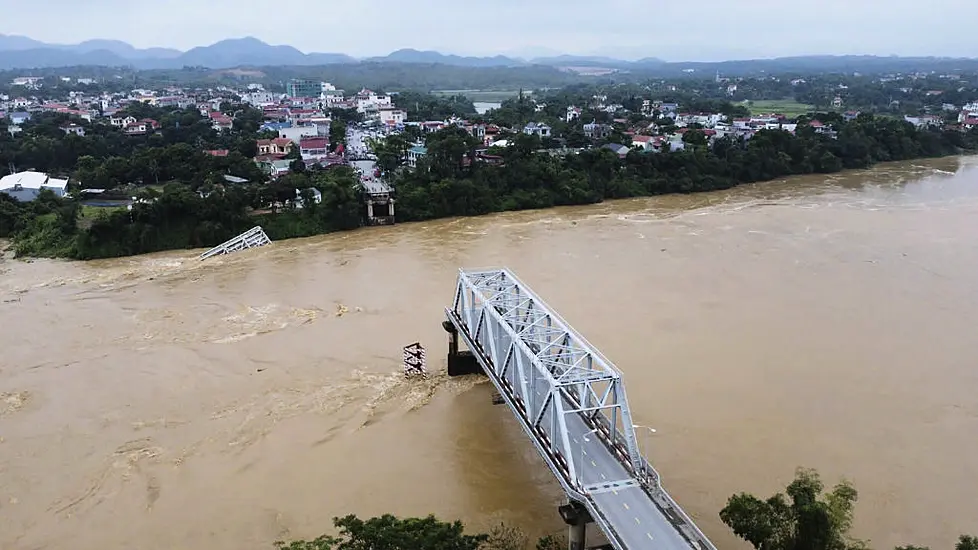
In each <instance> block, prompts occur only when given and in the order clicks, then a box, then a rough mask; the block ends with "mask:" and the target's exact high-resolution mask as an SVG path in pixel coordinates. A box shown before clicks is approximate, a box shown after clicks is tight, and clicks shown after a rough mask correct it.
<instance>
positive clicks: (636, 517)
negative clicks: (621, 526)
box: [635, 516, 642, 525]
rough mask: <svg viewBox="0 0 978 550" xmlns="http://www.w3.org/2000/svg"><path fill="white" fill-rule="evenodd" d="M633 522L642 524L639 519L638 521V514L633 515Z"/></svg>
mask: <svg viewBox="0 0 978 550" xmlns="http://www.w3.org/2000/svg"><path fill="white" fill-rule="evenodd" d="M635 523H637V524H639V525H641V524H642V522H641V521H639V519H638V516H635Z"/></svg>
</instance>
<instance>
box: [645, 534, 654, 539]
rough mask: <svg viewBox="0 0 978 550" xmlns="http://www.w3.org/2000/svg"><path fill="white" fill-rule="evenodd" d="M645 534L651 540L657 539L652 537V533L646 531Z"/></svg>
mask: <svg viewBox="0 0 978 550" xmlns="http://www.w3.org/2000/svg"><path fill="white" fill-rule="evenodd" d="M645 536H647V537H649V540H655V539H653V538H652V533H645Z"/></svg>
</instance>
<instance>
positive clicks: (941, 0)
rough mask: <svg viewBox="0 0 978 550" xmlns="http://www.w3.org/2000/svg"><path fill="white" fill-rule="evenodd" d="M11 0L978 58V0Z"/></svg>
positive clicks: (353, 28)
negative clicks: (976, 25)
mask: <svg viewBox="0 0 978 550" xmlns="http://www.w3.org/2000/svg"><path fill="white" fill-rule="evenodd" d="M7 3H10V4H11V6H9V8H3V7H2V6H3V5H4V4H7ZM13 4H16V7H14V6H13ZM81 5H84V9H81V7H80V6H81ZM277 6H282V9H281V10H279V9H278V8H277ZM0 12H2V13H3V16H2V17H0V33H3V34H19V35H26V36H29V37H31V38H34V39H37V40H42V41H45V42H57V43H76V42H80V41H83V40H87V39H91V38H111V39H118V40H124V41H126V42H129V43H131V44H133V45H135V46H137V47H150V46H166V47H174V48H178V49H181V50H186V49H189V48H192V47H194V46H199V45H208V44H211V43H213V42H216V41H218V40H222V39H225V38H238V37H243V36H254V37H256V38H259V39H261V40H264V41H265V42H269V43H272V44H288V45H291V46H294V47H296V48H298V49H300V50H302V51H304V52H312V51H317V52H342V53H347V54H350V55H354V56H370V55H384V54H387V53H390V52H391V51H393V50H396V49H400V48H416V49H433V50H438V51H441V52H443V53H456V54H462V55H489V54H497V53H503V54H509V55H524V56H526V55H540V54H552V53H571V54H585V55H609V56H614V57H620V58H625V59H635V58H639V57H660V58H662V59H666V60H669V61H684V60H689V61H705V60H722V59H744V58H755V57H777V56H785V55H806V54H877V55H890V54H896V55H951V56H968V57H978V39H976V38H975V33H974V31H973V30H968V29H971V28H972V25H973V24H974V23H975V22H976V21H978V1H976V0H929V1H925V2H922V1H920V0H695V1H679V0H601V1H597V2H595V1H589V0H488V1H480V2H470V1H465V0H408V1H405V0H345V1H341V0H327V1H325V2H308V3H298V4H294V3H293V4H290V3H284V4H282V3H276V2H269V1H267V0H166V1H165V2H139V1H133V0H32V1H22V2H21V1H17V0H0ZM53 14H58V16H57V17H54V18H53V19H52V15H53ZM65 14H70V17H69V18H67V19H66V18H64V17H63V15H65Z"/></svg>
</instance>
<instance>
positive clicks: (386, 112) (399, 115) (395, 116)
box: [378, 107, 407, 126]
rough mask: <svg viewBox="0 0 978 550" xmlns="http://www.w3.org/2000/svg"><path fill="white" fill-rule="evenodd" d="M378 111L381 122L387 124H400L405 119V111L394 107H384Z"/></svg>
mask: <svg viewBox="0 0 978 550" xmlns="http://www.w3.org/2000/svg"><path fill="white" fill-rule="evenodd" d="M378 112H379V113H380V122H381V124H386V125H388V126H400V125H402V124H404V121H405V120H407V113H406V112H404V111H402V110H401V109H395V108H394V107H384V108H382V109H380V110H379V111H378Z"/></svg>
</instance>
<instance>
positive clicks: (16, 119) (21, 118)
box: [7, 112, 31, 126]
mask: <svg viewBox="0 0 978 550" xmlns="http://www.w3.org/2000/svg"><path fill="white" fill-rule="evenodd" d="M7 118H8V119H10V123H11V124H14V125H16V126H20V125H21V124H23V123H25V122H27V121H28V120H30V119H31V114H30V113H23V112H18V113H10V114H9V115H7Z"/></svg>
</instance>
